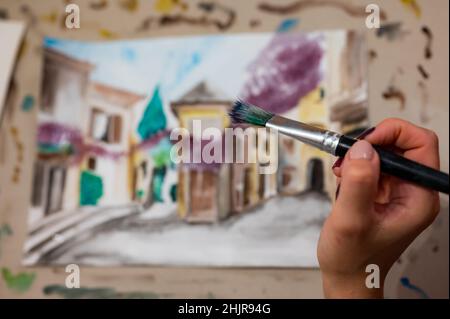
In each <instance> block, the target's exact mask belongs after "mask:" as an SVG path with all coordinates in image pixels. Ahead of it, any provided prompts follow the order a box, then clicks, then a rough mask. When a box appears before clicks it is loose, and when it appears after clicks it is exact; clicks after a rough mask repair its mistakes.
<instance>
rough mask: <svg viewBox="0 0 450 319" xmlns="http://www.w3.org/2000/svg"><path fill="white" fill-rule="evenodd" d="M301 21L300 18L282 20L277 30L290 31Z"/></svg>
mask: <svg viewBox="0 0 450 319" xmlns="http://www.w3.org/2000/svg"><path fill="white" fill-rule="evenodd" d="M298 23H299V19H295V18H292V19H286V20H283V21H281V23H280V25H279V26H278V28H277V32H288V31H290V30H292V29H294V28H295V27H296V26H297V25H298Z"/></svg>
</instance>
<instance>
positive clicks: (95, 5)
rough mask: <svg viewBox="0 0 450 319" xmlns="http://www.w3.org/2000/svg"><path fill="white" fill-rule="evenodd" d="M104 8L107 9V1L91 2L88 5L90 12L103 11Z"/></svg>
mask: <svg viewBox="0 0 450 319" xmlns="http://www.w3.org/2000/svg"><path fill="white" fill-rule="evenodd" d="M106 7H108V0H97V1H92V2H91V3H90V4H89V8H91V9H92V10H103V9H105V8H106Z"/></svg>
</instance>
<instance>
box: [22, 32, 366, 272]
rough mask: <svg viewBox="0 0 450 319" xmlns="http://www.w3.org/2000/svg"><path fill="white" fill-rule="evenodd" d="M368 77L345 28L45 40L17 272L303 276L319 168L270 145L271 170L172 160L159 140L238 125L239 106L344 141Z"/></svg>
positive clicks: (319, 212) (297, 147) (324, 181)
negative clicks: (282, 271)
mask: <svg viewBox="0 0 450 319" xmlns="http://www.w3.org/2000/svg"><path fill="white" fill-rule="evenodd" d="M287 57H289V58H287ZM366 78H367V75H366V47H365V42H364V38H363V36H362V35H361V34H359V33H356V32H350V31H344V30H343V31H329V32H328V31H327V32H313V33H274V34H236V35H226V36H224V35H220V36H197V37H180V38H164V39H152V40H148V39H146V40H133V41H109V42H78V41H69V40H58V39H52V38H46V39H45V48H44V64H43V77H42V82H41V83H42V85H41V100H40V102H39V113H38V128H37V132H36V137H37V141H36V143H37V146H36V158H35V161H34V169H33V184H32V196H31V198H30V206H29V207H30V208H29V216H28V238H27V241H26V243H25V247H24V257H23V263H24V264H25V265H37V264H45V265H52V264H68V263H77V264H83V265H95V266H117V265H196V266H212V267H220V266H244V267H245V266H252V267H258V266H259V267H268V266H275V267H300V266H303V267H316V266H317V265H318V264H317V260H316V245H317V240H318V238H319V234H320V229H321V226H322V224H323V222H324V220H325V218H326V216H327V214H328V213H329V209H330V207H331V200H332V198H333V196H334V192H335V185H334V182H333V176H332V171H331V169H330V167H331V165H332V163H333V158H332V157H331V156H329V155H327V154H325V153H322V152H320V151H318V150H316V149H313V148H312V147H309V146H307V145H304V144H301V143H300V142H298V141H294V140H293V139H291V138H288V137H285V136H281V135H280V136H279V137H278V157H277V159H276V162H277V163H278V168H277V170H276V172H274V173H272V174H261V173H260V170H259V168H260V166H261V165H263V164H262V163H260V162H259V161H258V159H257V160H256V161H255V162H254V163H250V162H248V163H247V162H245V163H206V162H204V161H201V162H200V163H181V164H176V163H174V162H173V161H172V160H171V157H170V150H171V148H172V146H173V144H174V143H176V141H173V140H171V139H170V133H171V131H172V130H173V129H175V128H185V129H187V130H188V132H192V130H193V123H194V121H195V120H199V121H201V125H202V129H206V128H211V127H214V128H217V129H219V130H220V131H221V132H224V130H225V128H229V127H232V128H235V126H234V125H233V124H232V123H231V122H230V119H229V117H228V111H229V109H230V108H231V106H232V104H233V102H234V101H235V100H236V99H237V98H240V99H242V100H244V101H247V102H249V103H252V104H255V105H258V106H260V107H262V108H264V109H266V110H267V111H270V112H272V113H276V114H280V115H283V116H285V117H288V118H291V119H295V120H297V121H301V122H304V123H307V124H311V125H315V126H319V127H323V128H330V129H332V130H335V131H339V132H343V133H346V134H348V135H356V134H358V133H359V132H360V131H361V130H363V129H364V128H365V127H366V126H367V123H368V118H367V83H366V82H365V79H366ZM222 135H223V134H222ZM222 137H223V136H221V137H219V138H213V139H210V140H202V141H200V145H201V149H203V148H205V147H208V145H211V144H214V143H220V142H222ZM191 138H193V137H192V136H191ZM245 143H247V142H246V140H244V139H242V140H239V138H236V140H234V141H233V143H232V144H231V145H228V146H225V147H229V148H233V150H234V152H235V153H239V152H240V150H241V148H239V147H237V145H245ZM254 147H260V146H259V145H257V146H254ZM237 155H238V154H237Z"/></svg>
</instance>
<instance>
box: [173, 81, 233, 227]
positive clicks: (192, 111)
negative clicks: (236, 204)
mask: <svg viewBox="0 0 450 319" xmlns="http://www.w3.org/2000/svg"><path fill="white" fill-rule="evenodd" d="M222 97H223V95H221V94H219V93H217V92H216V91H214V90H213V89H211V88H210V87H208V86H207V85H206V84H205V83H200V84H198V85H197V86H195V87H194V88H193V89H191V90H190V91H189V92H187V93H186V94H185V95H184V96H183V97H181V98H180V99H179V101H177V102H175V103H172V104H171V108H172V110H173V112H174V113H175V114H176V115H177V117H178V119H179V123H180V127H182V128H186V129H187V130H188V131H189V132H190V134H191V143H190V144H191V148H190V150H191V151H194V148H193V145H194V143H198V145H199V146H200V152H201V151H202V150H203V149H204V147H205V146H206V145H207V144H208V143H220V145H222V138H223V134H222V136H220V137H215V138H212V139H210V140H203V141H201V140H199V138H197V137H194V136H193V131H194V125H195V124H194V120H197V121H200V124H201V129H202V131H203V130H204V129H206V128H208V127H214V128H217V129H219V130H221V131H222V132H224V129H225V128H226V127H228V126H229V125H230V121H229V117H228V110H229V107H230V105H231V101H229V100H225V99H223V98H222ZM197 123H198V122H197ZM194 139H196V140H195V141H194ZM200 139H201V137H200ZM222 153H223V152H222ZM230 169H231V167H230V164H225V163H205V162H204V161H203V159H201V160H200V162H199V163H181V164H180V165H179V169H178V188H177V202H178V214H179V216H180V218H182V219H184V220H186V221H187V222H191V223H202V222H217V221H219V220H221V219H223V218H225V217H227V216H228V215H229V213H230V210H231V198H230V190H231V181H230V177H231V171H230Z"/></svg>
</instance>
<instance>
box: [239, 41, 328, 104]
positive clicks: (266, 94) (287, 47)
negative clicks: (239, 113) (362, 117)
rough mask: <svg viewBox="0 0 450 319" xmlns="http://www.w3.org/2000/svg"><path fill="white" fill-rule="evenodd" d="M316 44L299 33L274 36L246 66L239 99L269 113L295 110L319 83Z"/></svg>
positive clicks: (319, 54)
mask: <svg viewBox="0 0 450 319" xmlns="http://www.w3.org/2000/svg"><path fill="white" fill-rule="evenodd" d="M320 42H321V38H317V37H315V38H311V37H308V36H305V35H302V34H277V35H275V37H274V38H273V39H272V41H270V43H269V44H268V46H267V47H266V48H264V50H263V51H262V52H261V54H260V55H259V56H258V57H257V59H256V60H255V61H254V62H252V63H251V64H250V66H249V68H248V72H249V73H250V77H249V80H248V81H247V82H246V83H245V85H244V87H243V89H242V91H241V94H240V98H241V99H242V100H243V101H246V102H248V103H251V104H254V105H257V106H259V107H262V108H264V109H266V110H267V111H269V112H273V113H283V112H286V111H288V110H290V109H291V108H293V107H295V106H296V105H297V104H298V102H299V100H300V99H301V98H302V97H303V96H305V95H306V94H308V93H309V92H310V91H311V90H313V89H315V88H316V87H317V85H318V84H319V82H320V80H321V77H322V74H321V70H320V61H321V59H322V56H323V50H322V47H321V44H320Z"/></svg>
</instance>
